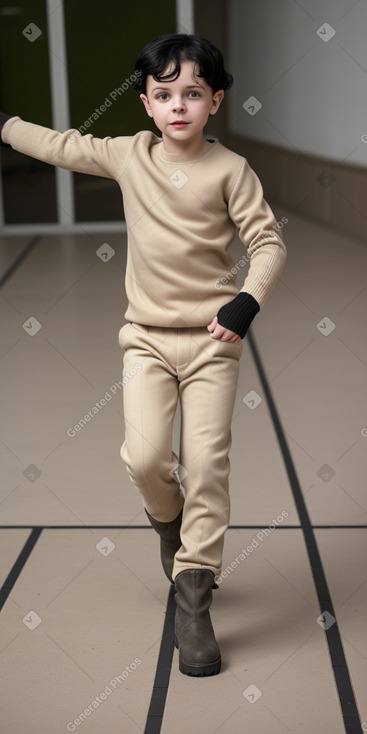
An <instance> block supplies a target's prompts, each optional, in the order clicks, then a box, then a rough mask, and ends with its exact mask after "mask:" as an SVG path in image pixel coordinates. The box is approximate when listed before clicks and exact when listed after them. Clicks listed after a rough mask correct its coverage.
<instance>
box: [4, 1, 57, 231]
mask: <svg viewBox="0 0 367 734" xmlns="http://www.w3.org/2000/svg"><path fill="white" fill-rule="evenodd" d="M0 62H1V65H0V89H1V93H0V108H1V109H2V110H3V111H4V112H7V113H8V114H9V115H19V117H22V118H23V119H24V120H28V121H29V122H35V123H38V124H39V125H45V126H46V127H51V126H52V114H51V96H50V77H49V63H48V43H47V15H46V3H45V0H22V3H21V4H20V3H17V4H15V3H14V4H11V3H9V0H0ZM1 161H2V179H3V197H4V219H5V223H6V224H25V223H27V224H28V223H38V222H56V221H57V207H56V185H55V170H54V168H53V167H52V166H49V165H48V164H47V163H42V162H40V161H36V160H35V159H34V158H29V157H28V156H25V155H22V154H21V153H17V152H16V151H14V150H12V148H10V147H9V146H5V145H2V146H1Z"/></svg>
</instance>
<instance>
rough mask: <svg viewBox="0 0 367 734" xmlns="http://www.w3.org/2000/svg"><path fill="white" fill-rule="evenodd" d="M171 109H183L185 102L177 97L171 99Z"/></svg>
mask: <svg viewBox="0 0 367 734" xmlns="http://www.w3.org/2000/svg"><path fill="white" fill-rule="evenodd" d="M172 109H173V110H184V109H185V103H184V101H183V100H182V99H181V98H177V99H174V100H173V104H172Z"/></svg>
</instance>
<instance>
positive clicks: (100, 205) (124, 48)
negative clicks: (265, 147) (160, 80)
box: [64, 0, 176, 222]
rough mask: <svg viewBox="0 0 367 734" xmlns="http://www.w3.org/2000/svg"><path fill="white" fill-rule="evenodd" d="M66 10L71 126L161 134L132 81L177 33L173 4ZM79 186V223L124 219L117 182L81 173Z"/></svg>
mask: <svg viewBox="0 0 367 734" xmlns="http://www.w3.org/2000/svg"><path fill="white" fill-rule="evenodd" d="M64 9H65V29H66V43H67V57H68V75H69V95H70V116H71V126H72V127H75V128H77V129H79V128H80V127H81V126H84V129H83V130H81V132H82V134H86V133H91V134H92V135H94V136H95V137H101V138H104V137H106V136H108V135H110V136H111V137H115V136H117V135H134V134H135V133H136V132H138V131H139V130H155V131H156V132H157V130H156V128H155V126H154V123H153V122H152V121H151V119H150V118H149V117H148V116H147V114H146V112H145V110H144V108H143V105H142V103H141V101H140V99H139V94H138V92H136V91H135V90H134V89H132V88H131V86H130V85H129V83H128V81H127V80H128V79H129V78H130V76H131V75H132V74H133V73H134V70H135V69H134V64H135V61H136V58H137V57H138V55H139V53H140V51H141V49H142V48H143V46H145V44H146V43H148V41H150V40H151V39H152V38H154V37H155V36H159V35H162V34H163V33H175V32H176V18H175V3H174V2H173V0H160V3H159V12H158V11H157V6H156V4H155V3H152V2H151V0H142V1H141V2H139V3H119V2H116V0H103V3H91V2H90V0H78V2H75V0H65V3H64ZM116 90H120V91H116ZM106 100H107V104H105V102H106ZM109 103H110V104H109ZM102 105H104V106H105V110H104V111H103V110H101V106H102ZM89 118H90V119H89ZM86 122H87V123H89V124H87V125H85V123H86ZM74 183H75V187H74V191H75V212H76V215H75V216H76V221H79V222H80V221H97V220H99V221H106V220H121V217H122V216H123V210H122V201H121V193H120V189H119V187H118V185H117V184H116V182H115V181H111V180H110V179H106V178H99V177H96V176H86V175H84V174H80V173H78V174H74Z"/></svg>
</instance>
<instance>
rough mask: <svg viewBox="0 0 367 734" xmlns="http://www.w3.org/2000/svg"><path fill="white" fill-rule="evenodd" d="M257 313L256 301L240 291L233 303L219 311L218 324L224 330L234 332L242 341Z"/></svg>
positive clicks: (258, 307) (227, 304)
mask: <svg viewBox="0 0 367 734" xmlns="http://www.w3.org/2000/svg"><path fill="white" fill-rule="evenodd" d="M259 311H260V306H259V304H258V302H257V301H256V299H255V298H254V297H253V296H251V295H250V293H244V292H243V291H241V292H240V293H238V295H237V296H236V298H234V299H233V301H230V302H229V303H226V304H225V305H224V306H222V308H220V309H219V311H218V314H217V316H218V323H219V324H220V325H221V326H223V327H224V328H225V329H230V330H231V331H234V332H235V334H238V335H239V336H240V337H241V339H243V338H244V336H246V332H247V330H248V328H249V326H250V324H251V321H252V320H253V319H254V318H255V316H256V314H257V313H258V312H259Z"/></svg>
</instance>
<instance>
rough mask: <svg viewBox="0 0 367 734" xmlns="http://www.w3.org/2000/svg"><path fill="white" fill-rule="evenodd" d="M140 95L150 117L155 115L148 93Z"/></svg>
mask: <svg viewBox="0 0 367 734" xmlns="http://www.w3.org/2000/svg"><path fill="white" fill-rule="evenodd" d="M139 96H140V99H141V101H142V103H143V105H144V107H145V110H146V113H147V115H149V117H153V112H152V110H151V106H150V104H149V101H148V97H147V96H146V94H140V95H139Z"/></svg>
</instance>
